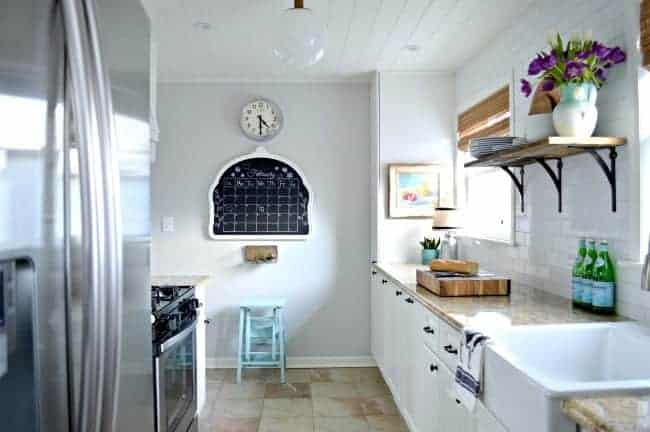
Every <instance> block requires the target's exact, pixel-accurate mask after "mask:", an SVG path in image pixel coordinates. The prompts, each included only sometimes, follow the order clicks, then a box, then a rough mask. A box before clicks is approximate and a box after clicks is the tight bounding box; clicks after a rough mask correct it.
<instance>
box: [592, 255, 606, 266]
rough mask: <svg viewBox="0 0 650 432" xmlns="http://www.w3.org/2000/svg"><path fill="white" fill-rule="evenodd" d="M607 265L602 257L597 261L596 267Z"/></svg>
mask: <svg viewBox="0 0 650 432" xmlns="http://www.w3.org/2000/svg"><path fill="white" fill-rule="evenodd" d="M604 265H605V260H604V259H603V258H602V257H598V259H597V260H596V264H594V267H602V266H604Z"/></svg>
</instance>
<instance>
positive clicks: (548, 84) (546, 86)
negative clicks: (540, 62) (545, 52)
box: [542, 78, 555, 92]
mask: <svg viewBox="0 0 650 432" xmlns="http://www.w3.org/2000/svg"><path fill="white" fill-rule="evenodd" d="M554 88H555V81H553V80H552V79H549V78H547V79H545V80H544V81H542V90H544V91H545V92H549V91H551V90H553V89H554Z"/></svg>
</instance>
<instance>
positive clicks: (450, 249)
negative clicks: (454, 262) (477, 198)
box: [431, 207, 463, 259]
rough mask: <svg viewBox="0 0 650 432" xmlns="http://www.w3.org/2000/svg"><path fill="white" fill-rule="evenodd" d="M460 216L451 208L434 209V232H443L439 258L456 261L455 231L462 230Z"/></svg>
mask: <svg viewBox="0 0 650 432" xmlns="http://www.w3.org/2000/svg"><path fill="white" fill-rule="evenodd" d="M462 225H463V223H462V214H461V212H460V210H458V209H456V208H453V207H436V212H435V213H434V215H433V226H432V227H431V228H432V229H433V230H434V231H445V235H444V237H443V239H442V241H441V244H440V249H441V251H440V258H442V259H458V242H457V241H456V235H455V231H456V230H458V229H461V228H462Z"/></svg>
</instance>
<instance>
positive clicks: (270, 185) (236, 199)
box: [212, 156, 310, 237]
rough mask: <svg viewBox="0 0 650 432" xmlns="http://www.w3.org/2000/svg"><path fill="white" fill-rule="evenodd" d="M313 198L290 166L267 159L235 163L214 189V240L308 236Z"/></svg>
mask: <svg viewBox="0 0 650 432" xmlns="http://www.w3.org/2000/svg"><path fill="white" fill-rule="evenodd" d="M309 198H310V197H309V190H308V188H307V187H306V185H305V183H304V181H303V179H302V178H301V176H300V174H299V173H298V172H297V171H296V170H295V169H294V168H293V167H291V166H290V165H289V164H287V163H284V162H282V161H279V160H277V159H274V158H270V157H263V156H260V157H251V158H250V159H244V160H242V161H239V162H237V163H234V164H232V165H230V166H229V167H228V168H227V169H226V170H225V171H224V172H223V174H222V175H221V177H220V178H219V179H218V182H217V184H216V186H215V187H214V189H213V190H212V205H213V207H214V208H213V210H214V211H213V215H214V219H213V221H212V234H213V237H218V236H247V235H250V236H265V235H269V236H275V235H282V236H294V235H295V236H304V235H307V234H309Z"/></svg>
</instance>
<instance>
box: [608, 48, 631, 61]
mask: <svg viewBox="0 0 650 432" xmlns="http://www.w3.org/2000/svg"><path fill="white" fill-rule="evenodd" d="M626 58H627V57H626V56H625V51H623V50H622V49H620V48H619V47H615V48H612V50H611V51H610V52H609V55H608V56H607V60H609V61H610V62H612V63H614V64H619V63H623V62H624V61H625V60H626Z"/></svg>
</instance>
